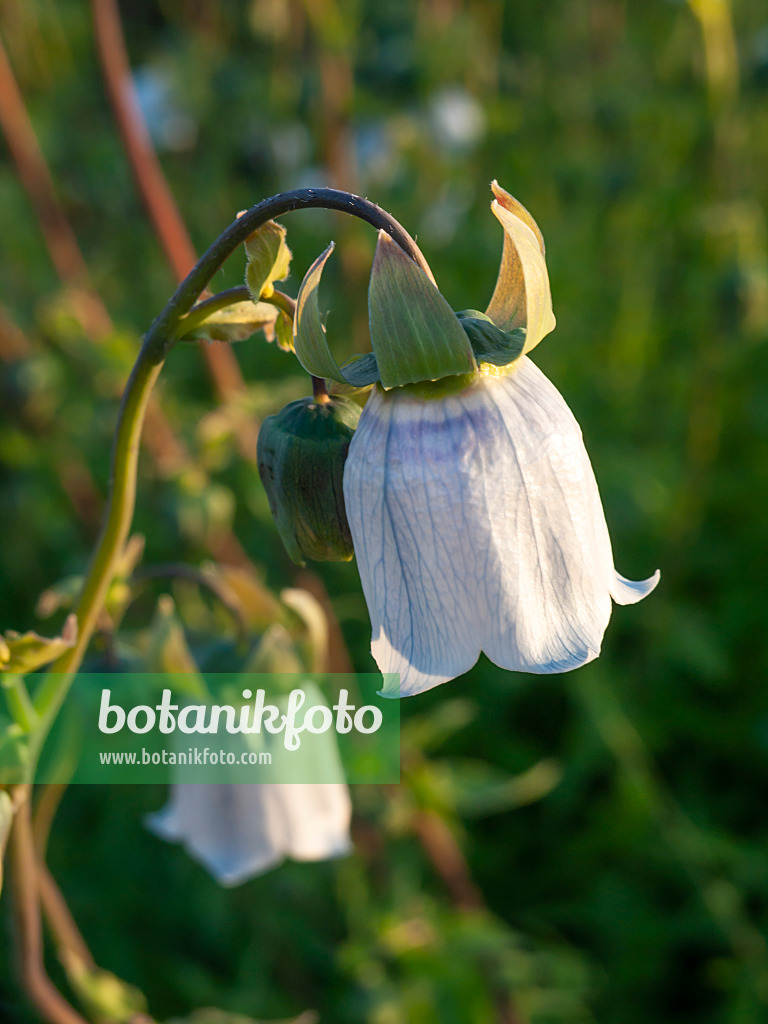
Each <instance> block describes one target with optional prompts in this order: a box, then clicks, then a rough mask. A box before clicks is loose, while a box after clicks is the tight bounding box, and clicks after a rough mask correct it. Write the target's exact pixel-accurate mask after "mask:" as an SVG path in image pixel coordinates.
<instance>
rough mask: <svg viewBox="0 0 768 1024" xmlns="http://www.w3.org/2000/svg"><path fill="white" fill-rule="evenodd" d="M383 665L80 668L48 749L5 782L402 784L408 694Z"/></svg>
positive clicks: (29, 752) (3, 771)
mask: <svg viewBox="0 0 768 1024" xmlns="http://www.w3.org/2000/svg"><path fill="white" fill-rule="evenodd" d="M386 681H387V680H386V679H385V680H382V677H381V676H380V675H378V674H376V675H374V674H371V675H351V674H349V675H347V674H311V673H272V674H264V673H252V672H245V673H242V672H240V673H204V674H199V675H198V674H195V675H192V674H189V675H185V674H167V673H139V672H135V673H134V672H108V673H107V672H99V673H91V672H89V673H81V674H79V675H77V676H76V677H75V678H74V681H73V683H72V687H71V690H70V695H69V697H68V698H67V702H66V704H65V706H64V708H63V709H62V711H61V713H60V714H59V716H58V719H57V721H56V724H55V726H54V727H53V729H52V731H51V734H50V736H49V737H48V739H47V741H46V743H45V745H44V747H43V750H42V752H39V753H38V752H36V751H35V750H34V749H32V748H30V747H29V746H26V745H25V743H24V737H23V736H19V737H17V739H16V742H14V743H10V744H9V743H6V744H4V745H3V746H2V747H0V783H2V784H11V783H15V782H19V781H24V780H30V779H33V780H34V781H35V782H43V783H49V782H63V783H90V784H93V783H96V784H99V783H103V784H107V785H116V784H131V785H136V784H143V783H147V784H150V783H152V784H154V783H168V782H175V783H188V782H192V783H244V784H245V783H254V782H258V783H263V782H281V783H282V782H288V783H291V782H295V783H306V782H321V783H329V782H351V783H355V782H357V783H360V782H362V783H397V782H399V781H400V714H399V706H400V704H399V701H397V700H389V699H386V698H383V697H381V696H380V694H379V691H380V690H381V689H382V688H383V685H384V683H386Z"/></svg>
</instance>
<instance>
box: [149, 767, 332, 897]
mask: <svg viewBox="0 0 768 1024" xmlns="http://www.w3.org/2000/svg"><path fill="white" fill-rule="evenodd" d="M350 815H351V805H350V800H349V791H348V789H347V787H346V786H345V785H343V784H336V783H327V784H315V785H313V784H283V783H263V784H260V785H236V784H232V785H228V784H218V785H216V784H211V785H198V784H196V783H184V784H177V785H174V786H172V787H171V798H170V801H169V803H168V804H167V806H166V807H164V808H163V809H162V810H161V811H159V812H158V813H157V814H152V815H149V816H148V817H147V819H146V823H147V826H148V827H149V828H150V829H151V830H152V831H153V832H154V833H155V834H156V835H158V836H160V837H161V838H162V839H166V840H168V841H170V842H180V843H183V844H184V847H185V849H186V850H187V852H188V853H189V854H190V856H192V857H193V858H194V859H195V860H198V861H199V862H200V863H201V864H203V865H204V867H206V868H207V869H208V870H209V871H210V872H211V874H212V875H213V876H214V878H215V879H216V881H217V882H219V883H220V884H221V885H225V886H230V885H239V884H240V883H241V882H245V881H246V880H247V879H249V878H253V877H254V876H255V875H260V874H263V873H264V872H265V871H268V870H269V869H270V868H273V867H275V866H276V865H277V864H279V863H280V862H281V861H282V860H283V859H284V858H285V857H293V858H294V859H296V860H306V861H309V860H326V859H328V858H330V857H338V856H341V855H342V854H345V853H348V852H349V850H350V842H349V821H350Z"/></svg>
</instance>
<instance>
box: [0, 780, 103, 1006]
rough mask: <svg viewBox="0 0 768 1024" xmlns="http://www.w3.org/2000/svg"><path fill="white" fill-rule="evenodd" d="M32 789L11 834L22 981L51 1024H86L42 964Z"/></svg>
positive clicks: (25, 788) (19, 812)
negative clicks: (54, 983) (32, 817)
mask: <svg viewBox="0 0 768 1024" xmlns="http://www.w3.org/2000/svg"><path fill="white" fill-rule="evenodd" d="M30 791H31V787H29V786H26V787H24V791H23V794H22V799H21V802H20V804H19V807H18V809H17V811H16V816H15V818H14V821H13V831H12V833H11V844H12V849H13V867H14V870H13V882H14V895H15V909H16V927H17V929H18V934H19V946H18V952H19V960H20V965H19V966H20V968H21V978H22V983H23V985H24V989H25V991H26V992H27V995H28V996H29V998H30V999H31V1000H32V1002H33V1003H34V1005H35V1006H36V1007H37V1010H38V1011H39V1013H40V1015H41V1016H42V1018H43V1019H44V1020H46V1021H48V1022H49V1024H87V1021H86V1020H85V1018H84V1017H82V1016H81V1015H80V1014H79V1013H78V1012H77V1010H75V1009H74V1008H73V1007H72V1006H70V1004H69V1003H68V1002H67V1000H66V999H65V998H64V997H63V996H62V995H61V993H60V992H59V991H58V990H57V989H56V988H55V987H54V985H53V983H52V982H51V979H50V978H49V977H48V974H47V973H46V970H45V963H44V961H43V930H42V923H41V920H40V900H39V892H38V875H37V858H36V855H35V846H34V841H33V837H32V823H31V816H30V807H29V800H30Z"/></svg>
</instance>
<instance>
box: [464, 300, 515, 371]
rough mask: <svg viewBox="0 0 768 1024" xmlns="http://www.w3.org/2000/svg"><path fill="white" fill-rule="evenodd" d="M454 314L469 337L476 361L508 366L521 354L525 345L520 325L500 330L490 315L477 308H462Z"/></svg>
mask: <svg viewBox="0 0 768 1024" xmlns="http://www.w3.org/2000/svg"><path fill="white" fill-rule="evenodd" d="M456 316H457V317H458V318H459V323H460V324H461V326H462V327H463V329H464V333H465V334H466V336H467V337H468V338H469V341H470V344H471V345H472V351H473V352H474V353H475V359H477V361H478V363H493V365H494V366H508V365H509V364H510V363H513V362H514V361H515V359H517V358H519V356H520V355H522V352H523V348H524V347H525V330H524V329H523V328H522V327H516V328H515V329H514V330H511V331H502V329H501V328H500V327H497V326H496V324H495V323H494V322H493V321H492V320H491V319H490V317H487V316H486V315H485V313H481V312H479V311H478V310H477V309H464V310H462V311H461V312H460V313H457V314H456Z"/></svg>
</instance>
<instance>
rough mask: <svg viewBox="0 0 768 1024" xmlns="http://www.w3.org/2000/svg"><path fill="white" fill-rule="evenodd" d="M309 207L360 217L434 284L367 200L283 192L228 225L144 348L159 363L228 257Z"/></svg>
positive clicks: (410, 244)
mask: <svg viewBox="0 0 768 1024" xmlns="http://www.w3.org/2000/svg"><path fill="white" fill-rule="evenodd" d="M312 208H319V209H325V210H339V211H340V212H341V213H348V214H351V215H352V216H353V217H359V218H360V219H361V220H364V221H367V222H368V223H369V224H371V225H373V227H375V228H378V229H379V230H381V231H386V232H387V234H388V235H390V236H391V238H392V239H393V240H394V241H395V242H397V244H398V245H399V246H400V248H401V249H403V250H404V251H405V252H406V253H408V255H409V256H410V257H411V259H412V260H414V262H415V263H417V264H418V265H419V266H420V267H421V269H422V270H423V271H424V273H425V274H427V276H428V277H429V278H430V280H434V278H433V277H432V271H431V270H430V269H429V264H428V263H427V261H426V260H425V259H424V256H423V254H422V252H421V250H420V249H419V247H418V246H417V245H416V242H415V241H414V240H413V239H412V238H411V236H410V235H409V234H408V232H407V231H406V230H405V228H404V227H403V226H402V225H401V224H399V223H398V222H397V221H396V220H395V218H394V217H392V216H391V215H390V214H388V213H387V212H386V211H385V210H382V209H381V207H379V206H377V205H376V204H375V203H372V202H370V200H368V199H362V198H361V197H360V196H355V195H352V193H351V192H340V191H339V190H338V189H335V188H300V189H294V190H293V191H291V192H282V193H280V194H279V195H276V196H272V197H271V198H270V199H264V200H262V202H260V203H257V204H256V205H255V206H252V207H251V208H250V209H249V210H246V211H245V213H243V214H241V215H240V216H239V217H238V218H237V220H236V221H234V222H233V223H232V224H230V226H229V227H228V228H227V229H226V231H224V232H223V233H222V234H221V235H219V237H218V238H217V239H216V241H215V242H214V243H213V245H212V246H210V248H209V249H208V250H207V251H206V252H205V253H204V254H203V255H202V256H201V257H200V259H199V260H198V261H197V263H196V264H195V267H194V268H193V269H192V270H191V271H190V273H189V274H188V275H187V277H186V278H185V279H184V280H183V281H182V283H181V284H180V285H179V287H178V288H177V289H176V291H175V293H174V295H173V297H172V298H171V300H170V301H169V302H168V304H167V305H166V307H165V309H164V310H163V312H162V313H161V314H160V316H159V317H158V318H157V320H155V322H154V323H153V324H152V326H151V327H150V329H149V332H148V333H147V337H146V342H147V345H148V347H150V348H151V349H152V350H154V352H155V355H156V357H157V358H158V360H161V359H162V358H163V356H164V355H165V351H166V346H167V345H168V344H169V341H168V339H170V338H172V336H173V329H174V327H175V325H176V323H177V322H178V320H179V318H180V317H181V316H183V315H184V313H186V312H187V310H188V309H189V308H190V307H191V306H192V304H193V303H194V301H195V299H196V298H197V296H198V295H199V294H200V293H201V292H202V291H203V289H204V288H205V287H206V285H207V284H208V282H209V281H210V280H211V278H212V277H213V275H214V274H215V273H216V271H217V270H218V269H219V267H220V266H221V264H222V263H223V262H224V260H225V259H226V257H227V256H229V254H230V253H231V252H233V251H234V250H235V249H236V248H237V247H238V246H239V245H240V244H241V243H242V242H244V241H245V240H246V238H247V237H248V236H249V235H250V234H251V233H252V232H253V231H255V230H256V228H258V227H260V225H262V224H264V223H265V222H266V221H268V220H272V219H274V218H275V217H280V216H282V215H283V214H284V213H290V212H291V211H293V210H308V209H312Z"/></svg>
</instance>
